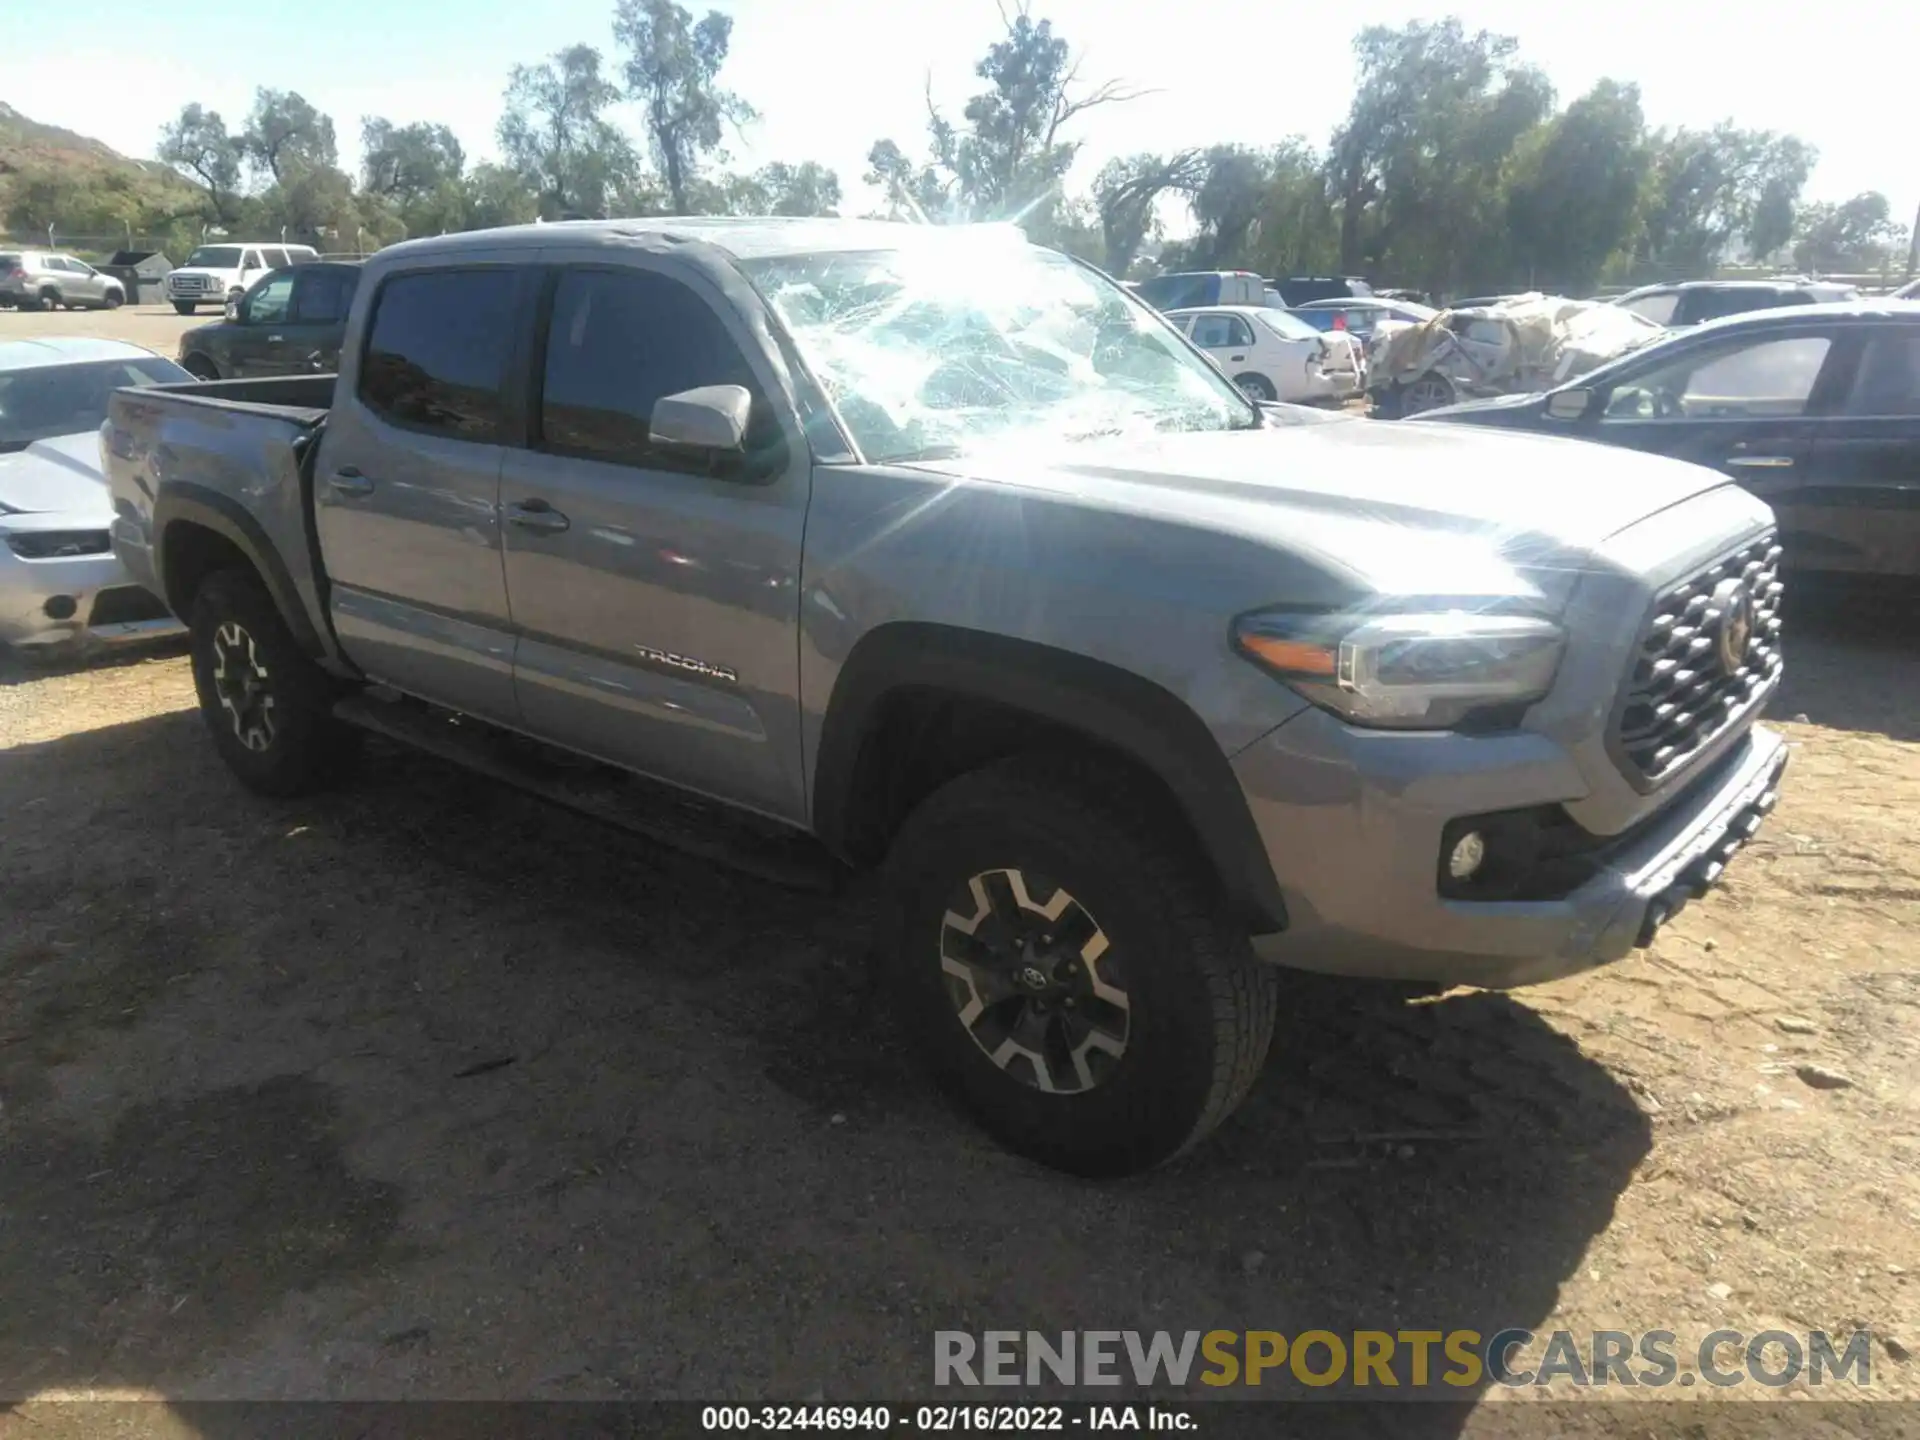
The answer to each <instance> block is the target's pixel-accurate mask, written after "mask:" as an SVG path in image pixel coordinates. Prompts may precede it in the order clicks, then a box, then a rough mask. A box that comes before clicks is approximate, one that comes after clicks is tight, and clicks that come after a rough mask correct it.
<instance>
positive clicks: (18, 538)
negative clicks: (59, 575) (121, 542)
mask: <svg viewBox="0 0 1920 1440" xmlns="http://www.w3.org/2000/svg"><path fill="white" fill-rule="evenodd" d="M6 541H7V548H8V549H9V550H11V551H13V553H14V554H16V555H18V556H19V557H20V558H21V559H22V560H67V559H71V558H73V557H74V556H78V555H104V554H106V553H107V551H109V550H111V549H112V548H113V544H112V542H111V541H110V540H109V539H108V538H107V532H106V531H104V530H10V531H8V532H7V535H6Z"/></svg>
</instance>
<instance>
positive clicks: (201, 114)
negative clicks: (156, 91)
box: [156, 104, 244, 224]
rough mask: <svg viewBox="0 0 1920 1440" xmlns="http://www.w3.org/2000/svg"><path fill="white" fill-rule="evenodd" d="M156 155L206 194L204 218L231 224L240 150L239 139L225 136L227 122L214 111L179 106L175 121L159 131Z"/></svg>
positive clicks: (237, 193)
mask: <svg viewBox="0 0 1920 1440" xmlns="http://www.w3.org/2000/svg"><path fill="white" fill-rule="evenodd" d="M156 153H157V154H158V155H159V157H160V159H162V160H163V161H165V162H166V163H167V164H169V165H171V166H172V167H173V168H174V169H176V170H178V171H180V172H181V173H182V174H184V175H187V176H189V177H190V178H192V179H193V180H194V181H195V182H196V183H198V185H199V186H200V188H201V189H203V190H205V191H206V194H207V218H208V219H210V220H213V221H215V222H217V223H219V224H231V223H232V222H233V220H234V219H235V218H236V215H237V213H238V210H239V197H240V161H241V158H242V156H243V154H244V151H243V149H242V146H241V142H240V140H239V138H238V137H236V136H233V135H229V134H228V133H227V122H226V121H224V120H222V119H221V118H220V112H219V111H218V110H209V109H207V108H206V107H204V106H202V105H199V104H193V105H187V106H183V107H182V108H181V111H180V114H179V116H178V118H177V119H175V120H173V121H172V122H171V123H170V124H168V125H167V126H166V127H165V128H164V129H162V130H161V132H160V148H159V150H158V151H157V152H156Z"/></svg>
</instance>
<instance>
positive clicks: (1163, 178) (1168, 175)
mask: <svg viewBox="0 0 1920 1440" xmlns="http://www.w3.org/2000/svg"><path fill="white" fill-rule="evenodd" d="M1204 173H1205V166H1204V163H1203V161H1202V158H1201V154H1200V152H1199V151H1198V150H1182V151H1180V152H1178V153H1177V154H1174V155H1171V156H1164V157H1163V156H1159V155H1129V156H1127V157H1125V158H1124V159H1119V160H1109V161H1108V162H1107V163H1106V164H1105V165H1103V166H1102V167H1101V168H1100V173H1099V174H1098V175H1096V176H1095V177H1094V180H1093V208H1094V213H1095V215H1096V216H1097V217H1098V221H1099V225H1100V241H1101V255H1100V263H1101V264H1102V265H1103V266H1104V267H1105V268H1106V271H1107V273H1108V274H1109V275H1117V276H1121V277H1124V276H1125V275H1126V273H1127V271H1128V270H1130V269H1132V268H1133V262H1134V258H1135V257H1136V256H1137V255H1138V254H1139V253H1140V247H1141V246H1142V245H1144V244H1146V242H1147V241H1148V240H1149V239H1151V238H1152V237H1153V236H1154V234H1155V233H1156V231H1157V229H1158V225H1157V223H1156V219H1155V206H1156V205H1157V204H1158V203H1159V200H1160V197H1161V196H1162V195H1164V194H1166V193H1167V192H1168V191H1175V192H1190V191H1192V190H1193V189H1194V188H1196V187H1197V186H1198V184H1199V182H1200V179H1201V177H1202V175H1204Z"/></svg>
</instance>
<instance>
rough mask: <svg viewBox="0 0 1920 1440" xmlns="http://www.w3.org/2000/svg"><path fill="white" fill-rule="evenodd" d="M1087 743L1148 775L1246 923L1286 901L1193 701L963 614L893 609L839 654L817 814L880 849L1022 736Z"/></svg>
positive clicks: (1266, 924) (825, 829)
mask: <svg viewBox="0 0 1920 1440" xmlns="http://www.w3.org/2000/svg"><path fill="white" fill-rule="evenodd" d="M1060 745H1090V746H1091V747H1093V748H1094V749H1096V750H1097V751H1100V752H1104V753H1105V754H1106V755H1107V756H1109V757H1111V758H1112V759H1115V760H1117V761H1120V762H1123V763H1125V764H1126V765H1128V766H1129V767H1131V768H1132V769H1133V770H1135V771H1137V772H1140V773H1142V774H1143V775H1144V776H1146V777H1149V778H1150V779H1151V780H1152V782H1154V785H1155V786H1156V787H1157V789H1158V791H1159V792H1160V798H1161V799H1162V800H1164V801H1165V803H1166V805H1167V806H1168V807H1169V817H1168V818H1169V819H1170V820H1172V821H1174V822H1175V823H1178V824H1180V825H1182V826H1183V827H1184V828H1185V830H1186V831H1187V832H1188V834H1189V835H1190V837H1191V839H1192V840H1193V841H1194V843H1195V844H1196V845H1197V847H1198V849H1199V851H1200V853H1201V854H1202V855H1203V856H1204V857H1205V859H1206V860H1207V862H1208V865H1209V868H1210V869H1211V871H1212V873H1213V875H1214V876H1215V877H1216V879H1217V881H1218V882H1219V884H1220V885H1221V887H1222V889H1223V891H1224V892H1225V895H1226V897H1227V899H1228V901H1229V902H1230V903H1231V904H1232V905H1233V907H1234V909H1235V911H1236V913H1237V914H1238V915H1239V916H1240V917H1241V918H1243V919H1244V920H1245V922H1246V924H1247V926H1248V930H1249V933H1252V934H1267V933H1271V932H1273V931H1276V930H1281V929H1284V928H1285V925H1286V907H1285V904H1284V902H1283V900H1282V898H1281V894H1280V887H1279V885H1278V883H1277V881H1276V880H1275V877H1274V874H1273V868H1272V866H1271V864H1270V863H1269V862H1268V860H1267V856H1266V850H1265V847H1264V846H1263V844H1262V843H1261V840H1260V836H1259V832H1258V830H1257V829H1256V828H1255V827H1254V823H1253V817H1252V815H1251V813H1250V812H1249V811H1248V809H1247V804H1246V800H1245V797H1244V796H1243V795H1242V794H1241V791H1240V786H1239V782H1238V781H1237V780H1236V779H1235V777H1234V774H1233V770H1232V767H1231V766H1230V765H1229V764H1228V760H1227V756H1226V755H1225V753H1224V752H1223V751H1222V750H1221V749H1220V746H1219V743H1218V742H1217V741H1216V740H1215V739H1214V737H1213V734H1212V732H1211V731H1209V730H1208V729H1207V727H1206V724H1205V722H1203V721H1202V720H1201V719H1200V717H1199V716H1198V715H1197V714H1195V713H1194V711H1193V710H1192V708H1191V707H1189V706H1188V705H1187V704H1186V702H1185V701H1183V700H1181V699H1180V698H1179V697H1178V696H1176V695H1175V694H1173V693H1172V692H1171V691H1169V690H1167V689H1165V688H1164V687H1163V686H1160V685H1158V684H1156V683H1154V682H1153V681H1151V680H1148V679H1145V678H1144V677H1142V676H1140V675H1137V674H1134V673H1132V672H1130V671H1127V670H1124V669H1121V668H1120V667H1118V666H1115V665H1111V664H1108V663H1107V662H1105V661H1101V660H1095V659H1093V658H1091V657H1090V656H1086V655H1081V654H1078V653H1076V652H1073V651H1068V650H1061V649H1058V648H1056V647H1053V646H1049V645H1043V644H1038V643H1035V642H1033V641H1027V640H1020V639H1015V638H1012V637H1008V636H1002V635H994V634H989V633H987V632H983V631H975V630H967V629H963V628H960V627H955V626H947V625H939V624H931V623H922V622H905V621H903V622H894V623H891V624H887V625H883V626H880V627H878V628H877V629H875V630H873V631H870V632H869V633H868V634H866V635H865V636H863V637H862V638H861V639H860V641H859V642H858V643H857V644H856V645H855V646H854V649H853V652H852V653H851V654H850V655H849V656H848V657H847V660H846V662H845V663H844V664H843V665H842V667H841V669H840V673H839V676H838V678H837V679H836V681H835V683H834V688H833V693H832V696H831V698H830V699H829V701H828V704H827V710H826V715H825V717H824V719H823V721H822V725H821V732H820V743H819V746H818V748H817V750H816V752H815V755H814V765H813V828H814V831H815V833H816V834H817V835H818V836H819V837H820V839H821V840H822V841H823V842H824V843H825V844H826V845H827V846H828V847H829V848H830V849H832V850H833V851H834V852H835V853H837V854H839V855H841V856H843V857H844V858H847V859H849V860H851V861H853V862H854V863H856V864H871V863H874V862H876V861H877V860H878V859H879V858H880V857H881V856H882V855H883V854H884V853H885V850H886V846H887V843H888V842H889V841H890V840H891V838H892V835H893V832H894V831H895V830H896V829H897V828H898V826H899V824H900V822H901V821H902V820H903V819H904V818H905V816H906V813H907V812H908V811H910V810H911V809H912V808H913V805H914V804H916V803H917V802H918V801H919V800H920V799H921V798H924V796H925V795H926V794H928V793H930V792H931V790H932V789H935V788H938V786H939V785H940V784H943V783H945V781H946V780H948V779H951V778H953V777H954V776H955V775H957V774H960V773H963V772H964V771H966V770H969V769H973V768H975V767H977V766H978V765H982V764H986V763H989V762H991V761H993V760H996V759H1000V758H1004V756H1006V755H1007V754H1010V753H1014V752H1015V751H1018V750H1021V749H1032V748H1043V747H1046V746H1060Z"/></svg>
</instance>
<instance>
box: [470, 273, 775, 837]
mask: <svg viewBox="0 0 1920 1440" xmlns="http://www.w3.org/2000/svg"><path fill="white" fill-rule="evenodd" d="M549 284H550V285H551V287H552V295H551V310H550V314H551V319H550V321H549V323H548V325H547V327H546V333H545V337H544V341H543V346H544V349H543V354H542V358H541V361H540V363H539V373H540V375H541V377H542V379H541V382H540V384H539V387H538V389H539V393H540V396H541V399H540V402H539V405H538V407H537V410H536V413H535V415H534V417H533V423H532V425H531V426H530V434H531V441H532V443H531V446H530V448H528V449H526V450H514V451H510V452H509V453H508V454H507V457H506V462H505V467H504V470H503V473H502V480H501V503H502V513H503V516H504V518H505V520H506V529H505V547H506V568H507V591H508V595H509V597H510V599H511V602H512V607H513V621H514V626H515V628H516V630H517V631H518V632H519V643H518V648H517V650H516V658H515V668H514V675H515V687H516V690H517V693H518V697H519V704H520V713H521V716H522V718H523V721H524V723H525V726H526V728H527V729H528V731H530V732H531V733H533V734H535V735H538V736H540V737H542V738H544V739H549V740H554V741H557V742H558V743H560V744H563V745H566V746H569V747H571V748H573V749H575V750H579V751H581V752H583V753H585V754H589V755H594V756H597V757H599V758H601V759H603V760H608V761H612V762H614V763H616V764H619V765H623V766H626V767H627V768H629V769H634V770H638V771H641V772H643V773H646V774H649V775H653V776H656V777H658V778H660V779H663V780H667V781H671V782H673V783H675V784H678V785H682V786H685V787H687V788H689V789H692V790H696V791H699V792H701V793H703V794H706V795H711V796H715V797H718V798H721V799H724V800H728V801H730V802H733V803H735V804H740V805H744V806H748V807H750V808H753V809H758V810H760V811H762V812H763V813H766V814H770V815H774V816H776V817H779V818H781V819H785V820H790V821H795V822H798V821H800V820H803V819H804V817H805V813H806V804H805V795H806V791H805V786H804V784H803V782H802V772H801V765H800V711H799V704H798V697H797V693H796V688H797V680H798V673H799V658H798V650H797V648H796V635H797V628H798V623H799V603H800V599H799V597H800V542H801V532H802V527H803V525H804V522H805V519H806V509H807V496H808V490H809V486H810V484H811V472H810V468H809V463H810V462H809V453H808V450H807V447H806V444H805V442H804V440H803V439H802V438H801V435H800V432H799V429H798V427H797V425H795V424H793V423H792V421H791V417H789V416H788V415H786V414H785V407H784V406H780V407H776V406H775V404H774V403H773V402H772V401H770V400H769V398H768V397H769V396H773V395H779V394H781V393H782V391H781V389H780V387H779V385H778V384H777V383H776V382H775V378H774V374H773V372H772V370H771V368H770V367H769V366H767V365H766V363H765V361H764V357H763V356H761V354H760V352H759V349H758V347H757V345H756V343H755V341H754V340H753V339H752V337H751V335H750V333H749V332H748V331H747V330H746V329H745V327H744V326H742V325H741V324H740V323H739V322H738V320H737V319H736V318H735V316H734V314H733V311H732V309H731V307H728V306H726V305H725V304H724V302H722V301H721V299H720V297H719V296H718V295H717V294H712V293H710V291H709V289H708V287H707V282H706V281H705V280H704V279H701V278H698V277H697V276H696V275H694V274H693V273H691V272H689V273H687V274H685V275H684V276H682V275H677V274H669V273H667V272H666V271H665V270H664V269H651V268H627V267H622V268H617V269H613V268H591V267H590V266H589V265H587V264H582V265H581V266H580V267H579V268H575V267H573V266H567V267H565V268H563V269H561V270H559V271H557V272H555V273H554V274H553V276H552V278H551V279H550V281H549ZM750 356H751V357H752V358H751V359H749V357H750ZM721 384H739V385H745V386H746V387H747V389H748V390H749V391H750V392H751V393H752V395H753V410H752V420H751V422H750V424H749V430H748V450H749V460H748V465H747V466H746V467H745V469H744V470H743V471H742V472H741V473H737V474H731V475H726V476H721V475H716V474H712V473H707V472H706V471H704V470H703V469H701V468H700V467H698V466H696V465H691V464H689V463H687V462H686V461H684V460H682V459H679V458H676V457H674V456H672V455H668V454H663V453H659V452H657V451H655V450H654V449H653V447H652V446H651V444H650V442H649V428H650V420H651V417H652V413H653V406H654V402H655V401H656V400H658V399H660V398H661V397H662V396H664V395H671V394H674V393H676V392H678V391H681V390H687V389H691V388H693V387H695V386H701V385H721Z"/></svg>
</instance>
